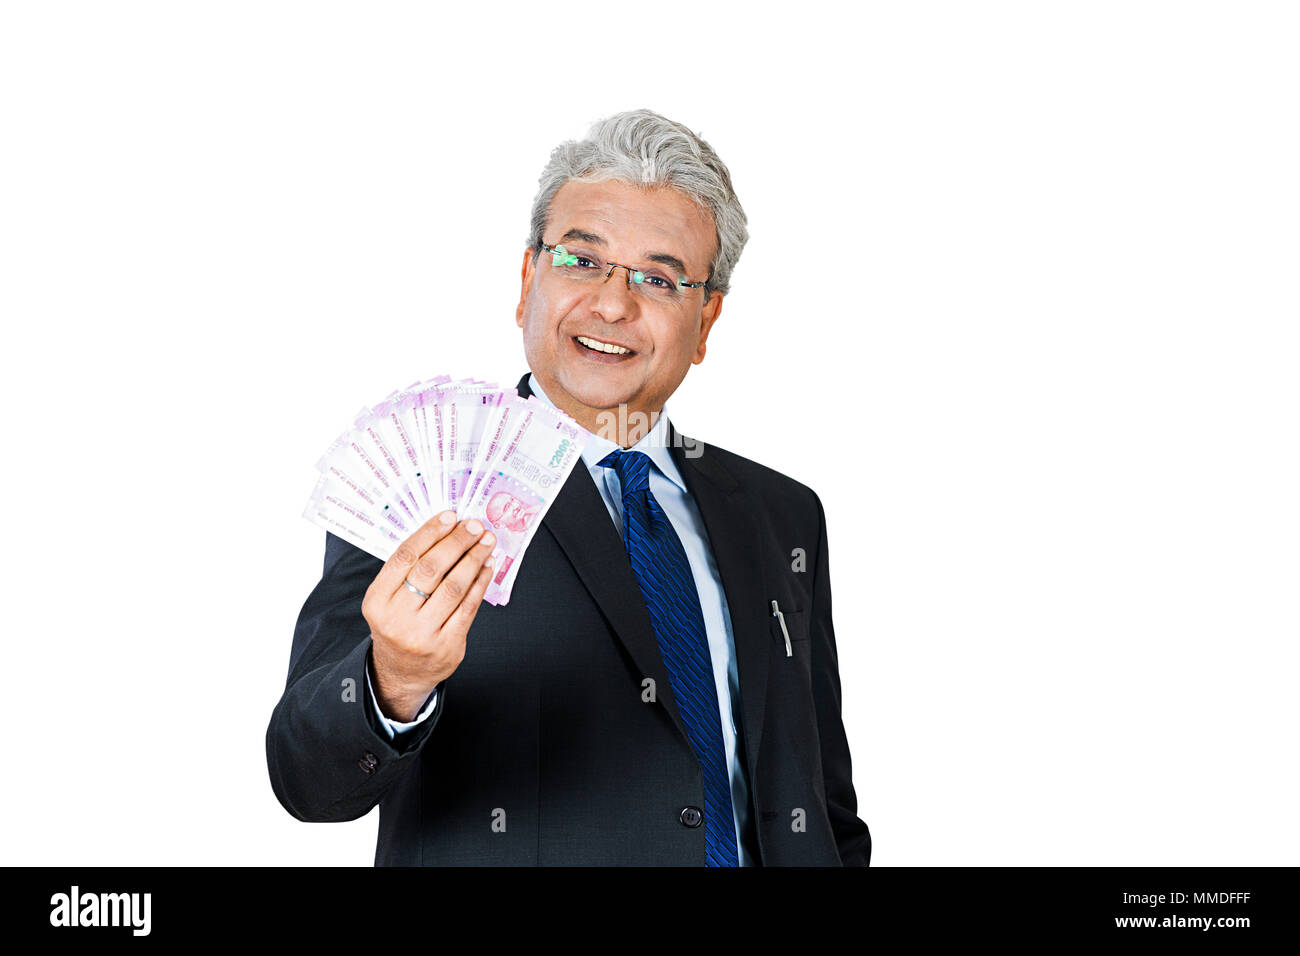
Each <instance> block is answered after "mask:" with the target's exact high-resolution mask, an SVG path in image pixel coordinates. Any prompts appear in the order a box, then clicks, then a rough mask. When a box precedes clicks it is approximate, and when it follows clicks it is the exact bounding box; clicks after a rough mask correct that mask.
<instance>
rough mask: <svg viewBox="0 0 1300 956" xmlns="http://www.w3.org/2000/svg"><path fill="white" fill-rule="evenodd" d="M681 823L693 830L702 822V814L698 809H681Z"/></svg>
mask: <svg viewBox="0 0 1300 956" xmlns="http://www.w3.org/2000/svg"><path fill="white" fill-rule="evenodd" d="M681 821H682V825H683V826H688V827H690V828H691V829H692V830H694V829H695V828H696V827H698V826H699V825H700V824H701V823H703V822H704V813H703V812H702V811H701V810H700V808H699V807H683V808H682V813H681Z"/></svg>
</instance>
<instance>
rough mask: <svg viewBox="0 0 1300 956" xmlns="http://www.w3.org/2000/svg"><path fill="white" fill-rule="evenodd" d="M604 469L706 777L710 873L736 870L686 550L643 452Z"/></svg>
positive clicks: (714, 701)
mask: <svg viewBox="0 0 1300 956" xmlns="http://www.w3.org/2000/svg"><path fill="white" fill-rule="evenodd" d="M600 463H601V464H602V465H604V466H605V467H606V468H613V469H614V470H615V471H616V472H618V480H619V482H620V483H621V485H622V487H623V539H624V542H625V544H626V545H627V555H628V557H629V558H630V559H631V560H632V570H633V572H634V573H635V574H636V579H637V582H638V583H639V584H640V585H641V594H642V596H643V597H644V598H645V603H646V609H647V610H649V612H650V623H651V624H652V625H653V626H654V632H655V638H656V639H657V640H658V642H659V651H660V653H661V654H663V658H664V665H665V666H666V667H667V668H668V679H669V681H670V682H671V683H672V687H673V697H674V698H675V699H676V700H677V709H678V710H679V711H680V712H681V715H682V722H683V723H684V724H685V725H686V733H687V735H688V736H689V737H690V740H691V746H692V747H694V748H695V754H696V756H697V757H699V760H700V768H701V769H702V770H703V771H704V853H705V865H706V866H738V865H739V860H738V859H737V854H738V849H737V847H736V825H735V814H734V811H733V810H732V806H731V775H730V774H729V773H728V771H727V756H726V750H725V748H724V747H723V744H722V722H721V718H720V715H719V711H718V688H717V685H716V684H715V683H714V681H713V663H712V660H711V659H710V657H709V642H708V638H707V637H706V635H705V631H704V613H703V612H702V611H701V610H700V594H699V592H698V591H697V590H696V589H695V578H694V576H693V575H692V574H691V565H690V562H689V561H687V559H686V550H685V549H684V548H683V547H682V541H681V539H680V538H679V537H677V532H676V531H674V530H673V526H672V523H671V522H670V521H669V520H668V516H667V515H666V514H664V511H663V509H662V508H660V507H659V502H657V501H655V496H654V495H653V494H651V493H650V459H649V457H648V456H646V454H645V453H644V452H639V451H624V450H623V449H622V448H616V449H615V450H614V451H612V452H610V453H609V454H608V455H606V456H605V457H604V458H602V459H601V461H600Z"/></svg>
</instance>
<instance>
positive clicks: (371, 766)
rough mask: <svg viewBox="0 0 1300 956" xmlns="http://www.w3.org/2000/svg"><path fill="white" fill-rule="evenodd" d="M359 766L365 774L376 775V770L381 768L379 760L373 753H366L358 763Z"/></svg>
mask: <svg viewBox="0 0 1300 956" xmlns="http://www.w3.org/2000/svg"><path fill="white" fill-rule="evenodd" d="M357 766H358V767H360V768H361V770H362V772H363V773H374V772H375V768H376V767H378V766H379V758H378V757H376V756H375V755H374V754H372V753H365V754H363V755H362V757H361V759H360V760H358V761H357Z"/></svg>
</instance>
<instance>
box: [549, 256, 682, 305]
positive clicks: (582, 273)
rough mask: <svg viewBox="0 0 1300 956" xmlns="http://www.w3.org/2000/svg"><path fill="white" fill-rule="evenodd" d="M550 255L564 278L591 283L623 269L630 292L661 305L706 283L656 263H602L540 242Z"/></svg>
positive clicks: (678, 298)
mask: <svg viewBox="0 0 1300 956" xmlns="http://www.w3.org/2000/svg"><path fill="white" fill-rule="evenodd" d="M540 245H541V247H542V248H543V249H545V250H546V251H547V252H549V253H550V254H551V256H552V258H551V265H552V266H553V267H554V269H555V271H556V272H557V273H559V274H560V275H562V276H564V277H565V278H566V279H572V280H574V281H576V282H592V281H594V280H596V279H601V278H602V276H603V279H602V281H607V280H608V279H609V277H610V276H612V275H613V274H614V270H615V269H623V270H626V272H627V286H628V288H629V289H631V290H632V291H633V292H636V293H638V294H640V295H643V296H645V297H646V298H647V299H650V300H653V301H655V302H660V303H663V304H665V305H678V304H680V303H681V302H682V301H683V300H684V299H685V298H686V296H687V294H688V293H689V291H690V290H691V289H700V288H703V287H704V286H706V285H708V280H707V279H706V280H704V281H703V282H689V281H687V279H686V276H684V275H677V276H673V275H672V274H671V273H669V271H668V270H667V268H665V267H664V266H660V265H655V266H650V267H648V268H645V269H634V268H633V267H632V266H625V265H623V264H622V263H621V262H603V261H602V260H601V259H600V257H599V256H596V255H593V254H591V253H587V252H570V251H569V250H568V249H566V248H564V246H562V245H561V246H548V245H547V244H546V243H544V242H543V243H541V244H540Z"/></svg>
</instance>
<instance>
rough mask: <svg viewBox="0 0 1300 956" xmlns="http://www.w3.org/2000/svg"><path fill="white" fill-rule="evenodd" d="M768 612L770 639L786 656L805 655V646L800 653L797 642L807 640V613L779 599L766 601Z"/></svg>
mask: <svg viewBox="0 0 1300 956" xmlns="http://www.w3.org/2000/svg"><path fill="white" fill-rule="evenodd" d="M768 614H769V616H770V618H771V627H770V630H771V632H772V640H773V641H775V642H776V644H777V646H778V648H780V651H781V653H782V654H783V655H785V656H786V657H795V656H804V657H806V656H807V646H806V643H805V646H804V648H803V653H802V654H800V647H799V642H800V641H803V642H807V640H808V613H807V612H806V611H804V610H803V609H802V608H793V607H789V606H787V605H785V604H782V603H781V602H780V601H776V600H773V601H769V602H768Z"/></svg>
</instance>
